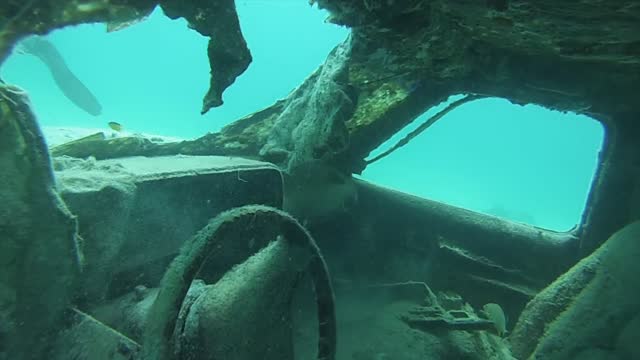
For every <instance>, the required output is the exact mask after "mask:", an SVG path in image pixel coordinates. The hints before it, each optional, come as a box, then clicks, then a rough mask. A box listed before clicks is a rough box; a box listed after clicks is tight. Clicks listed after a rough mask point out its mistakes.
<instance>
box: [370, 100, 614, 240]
mask: <svg viewBox="0 0 640 360" xmlns="http://www.w3.org/2000/svg"><path fill="white" fill-rule="evenodd" d="M456 98H457V97H456ZM451 100H455V99H453V97H452V99H450V101H449V102H448V103H445V104H441V105H440V106H438V107H436V108H433V109H430V110H429V111H428V112H426V113H424V114H423V115H422V116H420V117H419V118H418V119H416V120H415V121H414V122H413V123H412V124H410V125H409V126H407V127H406V128H405V129H403V130H402V131H400V132H399V133H397V134H395V135H394V136H393V137H392V138H391V139H389V140H388V141H387V142H385V143H384V144H382V145H381V146H380V147H379V148H378V149H376V150H375V151H374V152H372V154H371V156H370V158H373V157H374V156H376V154H379V153H381V152H383V151H385V150H386V149H388V148H390V147H391V146H393V145H394V144H396V143H397V142H398V141H399V140H400V139H402V138H403V137H404V136H406V135H407V134H408V133H409V132H411V131H412V130H413V129H415V128H416V127H418V126H419V125H420V124H422V123H423V122H424V121H425V120H426V119H427V118H429V117H430V116H432V115H434V114H435V113H437V112H438V111H440V110H442V109H443V108H444V107H445V106H446V105H448V104H449V103H450V102H451ZM603 139H604V128H603V126H602V125H601V124H600V123H599V122H598V121H596V120H594V119H592V118H590V117H588V116H584V115H578V114H574V113H562V112H558V111H553V110H549V109H546V108H543V107H540V106H537V105H526V106H520V105H514V104H512V103H510V102H509V101H507V100H504V99H499V98H486V99H480V100H475V101H472V102H469V103H466V104H464V105H461V106H460V107H458V108H456V109H454V110H452V111H451V112H450V113H448V114H447V115H445V116H444V117H443V118H442V119H440V120H439V121H437V122H436V123H435V124H433V126H431V127H429V128H428V129H427V130H426V131H425V132H424V133H422V134H420V135H419V136H418V137H416V138H414V139H413V140H411V141H410V142H409V143H408V144H407V145H406V146H404V147H402V148H399V149H397V150H396V151H394V152H393V153H391V154H390V155H389V156H387V157H385V158H382V159H380V160H379V161H377V162H374V163H372V164H371V165H369V166H368V167H367V168H366V170H365V171H364V172H363V175H362V177H363V178H364V179H365V180H368V181H371V182H373V183H376V184H379V185H382V186H386V187H389V188H393V189H396V190H399V191H403V192H406V193H410V194H413V195H417V196H420V197H424V198H428V199H432V200H436V201H440V202H444V203H447V204H450V205H454V206H458V207H462V208H466V209H469V210H473V211H477V212H481V213H485V214H489V215H494V216H498V217H502V218H505V219H508V220H512V221H517V222H522V223H526V224H529V225H534V226H537V227H541V228H545V229H549V230H554V231H568V230H570V229H571V228H573V227H574V226H576V225H578V224H579V222H580V219H581V216H582V213H583V211H584V208H585V204H586V201H587V197H588V194H589V191H590V188H591V183H592V180H593V177H594V175H595V172H596V167H597V159H598V153H599V152H600V150H601V148H602V144H603Z"/></svg>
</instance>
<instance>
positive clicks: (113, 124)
mask: <svg viewBox="0 0 640 360" xmlns="http://www.w3.org/2000/svg"><path fill="white" fill-rule="evenodd" d="M107 125H109V127H110V128H111V129H113V130H115V131H117V132H120V131H122V125H121V124H120V123H117V122H115V121H109V123H107Z"/></svg>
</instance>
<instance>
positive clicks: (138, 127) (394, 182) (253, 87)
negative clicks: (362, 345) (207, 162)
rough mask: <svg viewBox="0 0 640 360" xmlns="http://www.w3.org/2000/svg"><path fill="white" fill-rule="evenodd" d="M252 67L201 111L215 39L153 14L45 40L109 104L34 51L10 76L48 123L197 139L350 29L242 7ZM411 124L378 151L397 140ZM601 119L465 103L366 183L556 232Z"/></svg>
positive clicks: (282, 11)
mask: <svg viewBox="0 0 640 360" xmlns="http://www.w3.org/2000/svg"><path fill="white" fill-rule="evenodd" d="M237 6H238V12H239V14H240V22H241V26H242V30H243V32H244V35H245V38H246V40H247V43H248V45H249V48H250V49H251V52H252V55H253V58H254V61H253V63H252V64H251V66H250V67H249V69H248V70H247V72H246V73H245V74H243V75H242V76H241V77H240V78H238V80H237V81H236V83H235V84H234V85H233V86H232V87H231V88H229V89H228V90H227V91H226V93H225V94H224V101H225V104H224V105H223V106H222V107H221V108H217V109H212V110H211V111H210V112H209V113H208V114H206V115H204V116H201V115H200V114H199V110H200V108H201V103H202V97H203V95H204V94H205V92H206V90H207V87H208V84H209V65H208V60H207V56H206V46H207V39H206V38H204V37H202V36H200V35H198V34H197V33H196V32H195V31H192V30H190V29H188V28H187V25H186V22H185V21H183V20H175V21H174V20H170V19H168V18H166V17H164V15H163V14H162V12H161V11H160V10H156V11H155V12H154V13H153V14H152V15H151V16H150V18H149V19H147V20H146V21H144V22H142V23H139V24H136V25H135V26H131V27H128V28H126V29H123V30H120V31H117V32H113V33H107V32H106V31H105V26H104V25H100V24H95V25H83V26H78V27H70V28H66V29H63V30H61V31H56V32H54V33H52V34H50V35H49V36H48V38H49V40H50V41H52V42H53V43H54V44H55V46H56V47H57V48H58V49H59V50H60V52H61V53H62V54H63V56H64V58H65V60H66V62H67V64H68V65H69V67H70V68H71V69H72V70H73V72H74V73H75V74H76V75H77V76H78V77H79V78H80V79H81V80H82V81H83V82H84V83H85V84H86V85H87V86H88V87H89V88H90V89H91V90H92V92H93V93H94V94H95V95H96V97H97V98H98V99H99V100H100V102H101V103H102V105H103V114H102V115H100V116H98V117H92V116H90V115H88V114H86V113H84V112H83V111H82V110H80V109H78V108H76V107H75V106H74V105H73V104H72V103H71V102H70V101H69V100H67V99H66V98H65V97H64V96H63V95H62V93H61V92H60V90H59V89H58V88H57V87H56V86H55V84H54V82H53V80H52V78H51V76H50V74H49V73H48V71H47V69H46V67H45V66H44V65H43V64H42V63H41V62H39V61H38V59H36V58H35V57H33V56H29V55H21V54H14V55H12V56H11V57H10V58H9V59H8V60H7V61H6V62H5V64H4V65H3V66H2V68H0V75H1V76H2V78H3V79H4V80H5V81H7V82H10V83H13V84H17V85H19V86H21V87H23V88H25V89H26V90H27V91H28V92H29V93H30V96H31V99H32V102H33V104H34V108H35V111H36V113H37V115H38V118H39V121H40V124H41V125H43V126H73V127H105V128H106V123H107V122H109V121H117V122H119V123H121V124H123V125H124V126H125V128H126V129H128V130H130V131H134V132H146V133H153V134H160V135H168V136H177V137H185V138H193V137H197V136H200V135H203V134H205V133H207V132H213V131H217V130H219V129H220V128H221V127H222V126H224V125H226V124H229V123H230V122H232V121H234V120H236V119H238V118H240V117H242V116H244V115H247V114H249V113H251V112H254V111H256V110H259V109H262V108H264V107H266V106H269V105H271V104H272V103H273V102H274V101H275V100H277V99H281V98H284V97H286V95H287V94H288V93H289V92H290V91H291V90H293V89H294V88H295V87H296V86H297V85H299V84H300V83H301V82H302V81H303V80H304V79H305V78H306V77H307V76H308V75H309V74H310V73H311V72H312V71H313V70H314V69H316V68H317V66H318V65H320V64H321V63H322V62H323V61H324V59H325V57H326V55H327V54H328V53H329V51H330V50H331V49H332V48H333V47H334V46H335V45H336V44H338V43H339V42H341V41H342V40H344V38H345V37H346V36H347V33H348V29H346V28H342V27H338V26H336V25H332V24H328V23H325V22H324V19H325V17H326V15H327V14H326V13H324V12H323V11H319V10H318V9H316V8H312V7H309V5H308V4H307V2H306V1H302V0H262V1H260V0H238V1H237ZM436 110H437V109H432V110H430V111H429V112H428V113H427V114H425V115H424V116H423V117H421V118H420V119H418V120H417V121H416V122H414V124H412V125H411V126H409V127H408V128H407V129H405V130H403V131H402V132H401V133H399V134H397V135H396V136H394V137H393V138H392V139H390V141H389V142H388V143H386V144H383V145H382V146H381V148H380V149H379V150H378V151H380V150H383V149H385V148H387V147H388V146H390V145H391V144H393V143H395V142H396V141H397V140H398V139H399V138H401V137H402V136H403V135H404V134H406V133H407V132H408V131H410V130H411V129H412V128H415V126H417V124H418V123H420V122H421V120H423V119H424V117H425V116H429V115H431V114H433V113H434V112H435V111H436ZM602 138H603V128H602V126H601V125H600V124H599V123H597V122H596V121H594V120H592V119H589V118H587V117H584V116H579V115H575V114H562V113H559V112H555V111H549V110H546V109H543V108H540V107H538V106H534V105H528V106H524V107H523V106H517V105H512V104H510V103H509V102H507V101H505V100H502V99H485V100H479V101H476V102H473V103H470V104H466V105H464V106H462V107H460V108H458V109H456V110H454V111H453V112H451V113H450V114H449V115H447V116H446V117H445V118H443V119H442V120H440V121H439V122H438V123H436V125H434V126H433V127H431V128H430V129H429V130H428V131H426V132H425V133H424V134H422V135H421V136H419V137H418V138H416V139H415V140H413V141H412V142H411V143H410V144H409V145H407V146H405V147H404V148H402V149H400V150H398V151H396V152H395V153H393V154H392V155H390V156H388V157H387V158H385V159H383V160H381V161H380V162H378V163H376V164H374V165H372V166H370V167H369V168H368V169H367V170H366V171H365V172H364V174H363V177H364V178H365V179H368V180H370V181H373V182H376V183H378V184H382V185H385V186H389V187H392V188H395V189H399V190H402V191H405V192H409V193H412V194H416V195H419V196H423V197H427V198H430V199H434V200H439V201H443V202H447V203H450V204H453V205H457V206H461V207H465V208H468V209H472V210H476V211H482V212H485V213H492V214H494V215H498V216H504V217H507V218H511V219H513V220H517V221H523V222H527V223H530V224H533V225H537V226H540V227H545V228H549V229H555V230H568V229H570V228H571V227H572V226H574V225H575V224H577V223H578V222H579V220H580V216H581V214H582V212H583V208H584V205H585V201H586V197H587V194H588V190H589V187H590V184H591V181H592V177H593V174H594V171H595V168H596V160H597V154H598V151H599V150H600V148H601V146H602Z"/></svg>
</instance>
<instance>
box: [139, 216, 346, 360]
mask: <svg viewBox="0 0 640 360" xmlns="http://www.w3.org/2000/svg"><path fill="white" fill-rule="evenodd" d="M256 220H261V221H264V222H266V223H269V224H272V225H273V226H275V227H277V229H278V233H280V234H282V235H283V237H284V239H285V240H286V241H291V242H292V243H294V244H296V245H301V246H304V247H306V248H307V249H308V250H310V251H311V252H312V257H311V261H310V263H309V273H310V275H311V280H312V282H313V286H314V289H315V293H316V303H317V312H318V330H319V339H318V353H317V359H318V360H335V355H336V338H337V337H336V315H335V297H334V293H333V288H332V286H331V280H330V277H329V271H328V268H327V265H326V262H325V261H324V258H323V257H322V254H321V253H320V249H319V248H318V246H317V244H316V242H315V241H314V239H313V237H312V236H311V234H309V232H308V231H307V230H306V229H305V228H304V227H303V226H302V225H301V224H300V223H299V222H298V221H297V220H296V219H295V218H293V217H292V216H291V215H289V214H288V213H286V212H284V211H282V210H279V209H276V208H273V207H270V206H264V205H245V206H241V207H238V208H234V209H231V210H228V211H225V212H223V213H221V214H219V215H218V216H216V217H215V218H213V219H212V220H211V221H210V222H209V223H208V224H207V225H206V226H205V227H204V228H203V229H202V230H200V231H199V232H198V233H197V234H196V235H194V236H193V237H192V238H190V239H189V240H188V241H186V242H185V243H184V244H183V246H182V248H181V249H180V253H179V254H178V255H177V256H176V258H175V259H174V260H173V261H172V262H171V264H170V265H169V268H168V269H167V271H166V272H165V274H164V276H163V278H162V281H161V282H160V291H159V292H158V295H157V297H156V299H155V301H154V303H153V305H152V306H151V309H150V311H149V314H148V315H147V324H146V326H145V330H144V335H143V346H142V359H144V360H170V359H173V357H174V349H175V344H174V343H173V332H174V329H175V326H176V322H177V319H178V315H179V312H180V309H181V307H182V304H183V301H184V298H185V296H186V294H187V291H188V290H189V287H190V285H191V283H192V282H193V280H194V279H195V277H196V276H197V274H198V273H199V272H200V269H201V268H202V266H203V265H204V264H205V263H206V261H207V260H208V258H209V256H210V254H211V253H212V252H215V251H216V250H220V249H221V247H222V239H224V238H225V235H226V234H229V233H231V232H236V231H237V230H238V229H240V228H244V229H245V230H246V227H247V226H249V227H250V226H252V224H254V223H255V222H256ZM262 240H264V239H262ZM267 244H268V241H263V243H261V244H258V246H256V247H255V249H251V250H249V251H248V252H249V253H248V254H247V255H246V257H245V258H248V257H250V256H251V255H252V253H251V252H253V253H256V252H258V251H260V250H261V249H262V248H264V247H265V246H266V245H267Z"/></svg>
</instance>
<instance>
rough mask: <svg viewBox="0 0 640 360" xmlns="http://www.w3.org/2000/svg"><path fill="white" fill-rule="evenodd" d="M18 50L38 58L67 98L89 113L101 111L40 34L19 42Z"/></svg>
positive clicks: (52, 47)
mask: <svg viewBox="0 0 640 360" xmlns="http://www.w3.org/2000/svg"><path fill="white" fill-rule="evenodd" d="M20 50H21V51H22V52H23V53H25V54H29V55H33V56H35V57H37V58H38V59H40V61H42V62H43V63H44V64H45V66H46V67H47V68H48V69H49V72H51V76H52V77H53V80H54V81H55V83H56V85H57V86H58V88H59V89H60V90H61V91H62V93H63V94H64V96H66V97H67V99H69V100H71V102H72V103H74V104H75V105H76V106H77V107H79V108H80V109H82V110H84V111H85V112H87V113H88V114H90V115H93V116H98V115H100V114H101V113H102V105H101V104H100V101H98V99H97V98H96V96H95V95H93V93H92V92H91V90H89V88H88V87H87V86H86V85H85V84H83V83H82V81H80V79H78V77H77V76H76V75H75V74H74V73H73V72H72V71H71V70H70V69H69V67H68V66H67V63H66V62H65V61H64V58H63V57H62V54H60V52H59V51H58V49H57V48H56V47H55V46H54V45H53V44H52V43H51V42H50V41H48V40H47V39H45V38H44V37H42V36H30V37H28V38H26V39H24V40H22V42H21V43H20Z"/></svg>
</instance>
